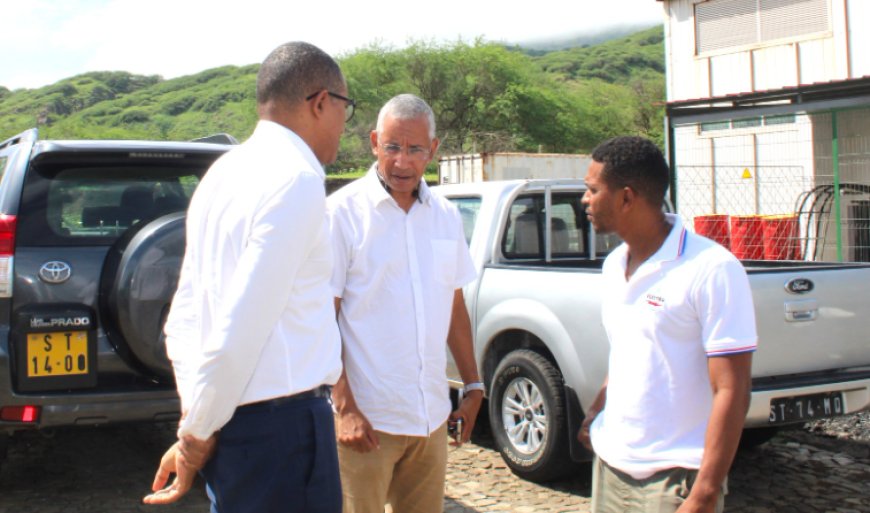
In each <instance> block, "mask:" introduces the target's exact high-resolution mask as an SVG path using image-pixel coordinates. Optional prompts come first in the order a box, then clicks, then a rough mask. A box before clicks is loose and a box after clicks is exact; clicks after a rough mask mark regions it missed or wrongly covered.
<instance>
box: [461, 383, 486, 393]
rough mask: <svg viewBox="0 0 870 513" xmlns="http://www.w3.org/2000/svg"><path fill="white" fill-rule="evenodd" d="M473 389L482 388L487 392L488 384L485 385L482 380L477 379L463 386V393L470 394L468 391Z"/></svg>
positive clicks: (482, 390) (481, 389)
mask: <svg viewBox="0 0 870 513" xmlns="http://www.w3.org/2000/svg"><path fill="white" fill-rule="evenodd" d="M472 390H480V391H481V392H483V393H486V385H484V384H483V383H481V382H480V381H475V382H473V383H468V384H466V385H465V386H463V387H462V393H463V395H468V392H471V391H472Z"/></svg>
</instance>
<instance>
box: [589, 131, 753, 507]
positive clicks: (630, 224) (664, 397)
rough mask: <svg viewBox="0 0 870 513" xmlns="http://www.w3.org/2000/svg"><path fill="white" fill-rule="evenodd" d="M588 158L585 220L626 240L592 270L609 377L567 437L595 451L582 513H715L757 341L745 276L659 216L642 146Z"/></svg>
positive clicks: (622, 144)
mask: <svg viewBox="0 0 870 513" xmlns="http://www.w3.org/2000/svg"><path fill="white" fill-rule="evenodd" d="M592 160H593V161H592V164H591V165H590V166H589V171H588V173H587V175H586V185H587V187H588V190H587V192H586V194H585V195H584V196H583V202H584V204H585V205H586V207H587V214H588V217H589V221H590V222H591V223H592V226H593V227H594V228H595V230H596V231H597V232H599V233H608V232H614V233H616V234H617V235H619V236H620V237H621V238H622V239H623V240H624V241H625V243H624V244H622V245H621V246H619V247H618V248H616V249H615V250H614V251H613V253H611V254H610V255H609V256H608V257H607V260H605V262H604V268H603V286H602V290H603V294H604V297H603V301H602V319H603V322H604V326H605V329H606V331H607V335H608V338H609V340H610V360H609V367H608V377H607V379H606V380H605V383H604V386H603V387H602V389H601V391H600V393H599V394H598V396H597V398H596V399H595V401H594V402H593V404H591V405H590V406H589V407H588V408H587V412H586V418H585V419H584V421H583V425H582V427H581V430H580V432H579V433H578V438H579V439H580V441H581V442H583V443H584V444H585V445H587V447H590V448H592V449H593V450H594V451H595V453H596V462H595V467H594V472H593V485H592V487H593V491H592V511H593V512H595V513H610V512H613V513H632V512H636V513H648V512H649V513H652V512H675V511H679V512H680V513H688V512H710V513H712V512H714V511H716V512H719V511H722V508H723V507H724V494H725V481H726V477H727V475H728V469H729V467H730V466H731V462H732V460H733V459H734V454H735V452H736V450H737V445H738V442H739V441H740V433H741V430H742V428H743V420H744V417H745V416H746V410H747V408H748V406H749V393H750V390H751V381H750V367H751V363H752V352H753V351H754V350H755V347H756V340H757V336H756V331H755V317H754V309H753V304H752V296H751V293H750V290H749V281H748V279H747V277H746V272H745V271H744V269H743V266H742V265H741V264H740V262H739V261H738V260H737V259H736V258H734V256H733V255H731V253H729V252H728V251H727V250H725V249H724V248H723V247H722V246H720V245H719V244H716V243H715V242H713V241H710V240H709V239H706V238H704V237H700V236H698V235H695V234H694V233H691V232H689V231H687V230H686V229H685V228H684V227H683V225H682V223H681V222H680V218H679V217H677V216H674V215H670V214H664V213H663V212H662V208H661V206H662V203H663V201H664V196H665V192H666V190H667V187H668V181H669V179H668V165H667V163H666V162H665V159H664V156H663V155H662V154H661V152H660V151H659V149H658V148H657V147H656V146H655V145H654V144H653V143H652V142H651V141H649V140H647V139H643V138H640V137H617V138H614V139H611V140H608V141H605V142H604V143H602V144H600V145H599V146H598V147H597V148H596V149H595V150H594V151H593V153H592ZM590 431H591V433H590ZM590 438H591V440H590Z"/></svg>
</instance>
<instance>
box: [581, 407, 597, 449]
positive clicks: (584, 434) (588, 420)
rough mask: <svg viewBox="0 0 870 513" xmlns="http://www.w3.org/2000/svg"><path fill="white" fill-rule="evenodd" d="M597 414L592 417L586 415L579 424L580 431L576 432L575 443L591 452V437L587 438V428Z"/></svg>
mask: <svg viewBox="0 0 870 513" xmlns="http://www.w3.org/2000/svg"><path fill="white" fill-rule="evenodd" d="M597 416H598V414H597V412H596V413H595V414H593V415H587V416H586V418H584V419H583V423H582V424H580V430H579V431H577V441H578V442H580V443H581V444H583V447H585V448H587V449H588V450H590V451H591V450H592V437H590V436H589V428H590V427H591V426H592V421H594V420H595V417H597Z"/></svg>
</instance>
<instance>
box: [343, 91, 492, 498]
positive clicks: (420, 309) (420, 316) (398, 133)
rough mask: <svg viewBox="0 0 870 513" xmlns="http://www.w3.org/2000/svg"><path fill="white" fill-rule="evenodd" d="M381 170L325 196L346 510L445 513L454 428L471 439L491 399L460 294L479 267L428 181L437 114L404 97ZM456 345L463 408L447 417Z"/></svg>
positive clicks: (394, 102) (388, 118)
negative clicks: (338, 339) (339, 363)
mask: <svg viewBox="0 0 870 513" xmlns="http://www.w3.org/2000/svg"><path fill="white" fill-rule="evenodd" d="M371 144H372V152H373V153H374V154H375V155H376V156H377V159H378V160H377V162H375V164H374V165H373V166H372V167H371V169H370V171H369V173H368V174H367V175H366V176H365V177H363V178H361V179H359V180H356V181H355V182H353V183H351V184H348V185H347V186H345V187H344V188H342V189H340V190H338V191H337V192H335V193H333V194H332V195H331V196H330V197H329V198H327V208H328V212H329V219H330V228H331V230H332V237H333V242H334V247H335V272H334V274H333V279H332V287H333V292H334V294H335V296H336V300H335V301H336V305H335V306H336V311H337V313H338V321H339V329H340V331H341V336H342V347H343V359H344V364H345V371H344V373H342V376H341V378H340V379H339V381H338V383H337V384H336V386H335V388H334V389H333V392H332V397H333V402H334V409H335V411H336V431H337V436H338V442H339V446H338V453H339V455H338V457H339V463H340V470H341V482H342V491H343V494H344V513H383V511H384V505H385V504H386V503H387V502H389V503H390V504H391V505H392V508H393V511H395V512H397V513H398V512H401V513H408V512H419V513H430V512H431V513H435V512H441V511H442V509H443V501H444V480H445V474H446V466H447V420H448V417H450V419H451V421H452V422H454V421H455V420H456V419H459V418H461V419H462V423H463V431H462V436H461V438H460V439H459V440H458V441H456V442H454V443H461V442H463V441H467V440H468V438H469V436H470V434H471V429H472V427H473V426H474V420H475V418H476V416H477V412H478V409H479V408H480V403H481V400H482V398H483V385H482V383H480V378H479V376H478V372H477V366H476V364H475V361H474V354H473V350H472V344H471V325H470V322H469V319H468V312H467V310H466V308H465V301H464V300H463V297H462V289H461V287H462V286H463V285H465V284H466V283H468V282H470V281H471V280H473V279H474V277H475V270H474V267H473V264H472V261H471V256H470V255H469V252H468V247H467V245H466V242H465V237H464V235H463V230H462V222H461V219H460V216H459V213H458V211H457V210H456V208H455V207H454V206H453V205H451V204H450V203H449V202H448V201H447V200H446V199H444V198H442V197H440V196H437V195H435V194H432V192H430V190H429V188H428V187H427V186H426V183H425V181H423V179H422V178H423V172H424V171H425V169H426V164H428V163H429V162H430V161H431V160H432V157H433V156H434V154H435V151H436V150H437V149H438V139H437V138H436V137H435V116H434V114H433V113H432V109H431V108H429V106H428V105H427V104H426V102H424V101H423V100H422V99H420V98H418V97H416V96H413V95H410V94H404V95H399V96H397V97H395V98H393V99H391V100H390V101H389V102H387V104H386V105H384V107H383V108H382V109H381V112H380V114H379V116H378V123H377V129H376V130H374V131H372V133H371ZM447 347H449V348H450V351H451V353H452V354H453V358H454V360H455V362H456V365H457V368H458V369H459V372H460V375H461V377H462V379H463V381H464V382H465V383H466V391H467V393H466V394H465V399H464V400H463V401H462V403H461V404H460V406H459V408H458V410H457V411H455V412H452V413H451V411H450V410H451V405H450V398H449V394H448V391H449V389H448V384H447V376H446V364H447V362H446V353H447V351H446V349H447Z"/></svg>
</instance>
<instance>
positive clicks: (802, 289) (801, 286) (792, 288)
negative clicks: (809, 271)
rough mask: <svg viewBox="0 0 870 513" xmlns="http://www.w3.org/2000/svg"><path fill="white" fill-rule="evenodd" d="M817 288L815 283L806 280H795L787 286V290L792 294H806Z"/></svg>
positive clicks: (790, 281)
mask: <svg viewBox="0 0 870 513" xmlns="http://www.w3.org/2000/svg"><path fill="white" fill-rule="evenodd" d="M813 288H815V285H813V282H812V281H810V280H808V279H806V278H794V279H792V280H789V281H788V283H786V284H785V290H786V291H787V292H789V293H791V294H806V293H807V292H810V291H812V290H813Z"/></svg>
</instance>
